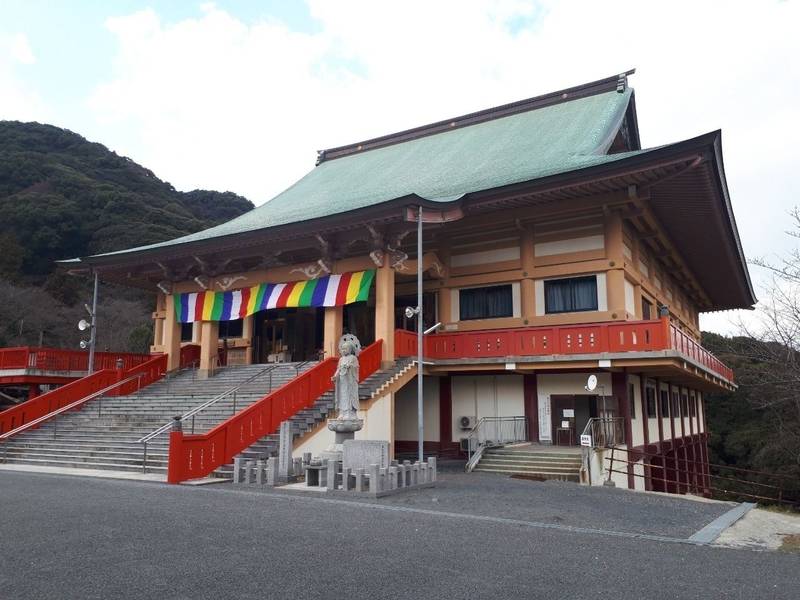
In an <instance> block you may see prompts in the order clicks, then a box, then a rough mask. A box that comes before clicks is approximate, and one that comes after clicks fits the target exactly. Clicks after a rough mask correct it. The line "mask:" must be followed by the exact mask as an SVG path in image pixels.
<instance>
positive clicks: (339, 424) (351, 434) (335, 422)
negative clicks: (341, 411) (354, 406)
mask: <svg viewBox="0 0 800 600" xmlns="http://www.w3.org/2000/svg"><path fill="white" fill-rule="evenodd" d="M362 427H364V420H363V419H328V429H330V430H331V431H333V432H334V433H335V434H336V437H335V439H334V441H333V444H331V445H330V446H328V447H327V449H326V450H325V452H323V453H322V455H321V457H322V460H335V461H337V462H339V463H341V462H342V457H343V455H344V443H345V441H346V440H352V439H354V438H355V436H356V431H360V430H361V428H362Z"/></svg>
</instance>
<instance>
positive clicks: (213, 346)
mask: <svg viewBox="0 0 800 600" xmlns="http://www.w3.org/2000/svg"><path fill="white" fill-rule="evenodd" d="M218 353H219V322H217V321H203V322H202V323H201V324H200V370H199V372H198V374H199V375H200V377H211V376H212V375H214V369H215V368H216V366H217V354H218Z"/></svg>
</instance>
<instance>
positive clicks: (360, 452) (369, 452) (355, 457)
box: [342, 440, 389, 471]
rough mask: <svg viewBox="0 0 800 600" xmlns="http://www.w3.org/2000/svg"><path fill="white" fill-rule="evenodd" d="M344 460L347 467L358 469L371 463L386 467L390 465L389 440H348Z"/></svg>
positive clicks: (344, 448)
mask: <svg viewBox="0 0 800 600" xmlns="http://www.w3.org/2000/svg"><path fill="white" fill-rule="evenodd" d="M342 455H343V456H342V462H343V466H344V468H346V469H350V470H351V471H356V470H357V469H366V468H368V467H369V466H370V465H378V468H380V469H385V468H386V467H388V466H389V442H385V441H382V440H346V441H345V442H344V444H343V452H342Z"/></svg>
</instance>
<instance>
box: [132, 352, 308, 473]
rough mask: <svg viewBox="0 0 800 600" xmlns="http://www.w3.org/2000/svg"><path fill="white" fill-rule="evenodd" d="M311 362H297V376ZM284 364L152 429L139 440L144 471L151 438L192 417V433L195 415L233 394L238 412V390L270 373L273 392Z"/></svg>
mask: <svg viewBox="0 0 800 600" xmlns="http://www.w3.org/2000/svg"><path fill="white" fill-rule="evenodd" d="M310 362H313V361H310V360H306V361H303V362H300V363H297V364H295V365H294V372H295V377H297V376H298V375H299V374H300V369H301V368H302V367H304V366H305V365H307V364H308V363H310ZM282 366H286V364H285V363H274V364H272V365H269V366H268V367H266V368H264V369H262V370H261V371H259V372H258V373H256V374H255V375H252V376H250V377H248V378H247V379H246V380H244V381H242V382H241V383H238V384H236V385H235V386H233V387H231V388H229V389H227V390H225V391H224V392H222V393H221V394H219V395H218V396H215V397H214V398H212V399H211V400H208V401H207V402H204V403H203V404H200V405H199V406H195V407H194V408H192V409H191V410H189V411H188V412H186V413H184V414H183V415H181V416H180V417H179V418H175V419H172V420H171V421H169V422H168V423H164V424H163V425H162V426H161V427H159V428H158V429H155V430H153V431H151V432H150V433H148V434H147V435H145V436H144V437H142V438H140V439H139V440H137V443H138V444H142V445H143V448H142V472H143V473H146V472H147V443H148V442H149V441H150V440H152V439H153V438H154V437H157V436H159V435H161V434H162V433H165V432H166V431H168V430H171V429H172V428H173V427H174V426H175V422H176V421H177V422H180V423H182V422H183V421H186V420H187V419H190V418H191V419H192V429H191V433H194V417H195V415H197V414H198V413H200V412H202V411H204V410H205V409H207V408H208V407H209V406H212V405H214V404H216V403H217V402H219V401H220V400H222V399H223V398H227V397H228V396H230V395H231V394H233V414H236V392H237V391H238V390H239V389H240V388H241V387H243V386H245V385H247V384H248V383H250V382H252V381H254V380H255V379H258V378H259V377H261V376H262V375H264V374H266V373H269V391H268V392H267V393H268V394H269V393H272V373H273V371H275V370H276V369H277V368H278V367H282Z"/></svg>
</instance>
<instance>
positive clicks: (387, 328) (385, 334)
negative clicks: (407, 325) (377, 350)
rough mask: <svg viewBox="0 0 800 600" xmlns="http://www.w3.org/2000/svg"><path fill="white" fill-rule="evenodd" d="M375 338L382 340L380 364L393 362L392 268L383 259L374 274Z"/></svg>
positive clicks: (387, 364)
mask: <svg viewBox="0 0 800 600" xmlns="http://www.w3.org/2000/svg"><path fill="white" fill-rule="evenodd" d="M375 340H376V341H377V340H383V356H382V359H381V366H382V367H384V368H385V367H388V366H390V365H391V364H392V363H394V269H392V267H391V266H390V265H389V261H388V260H387V259H384V261H383V266H381V267H379V268H378V269H377V273H376V276H375Z"/></svg>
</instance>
